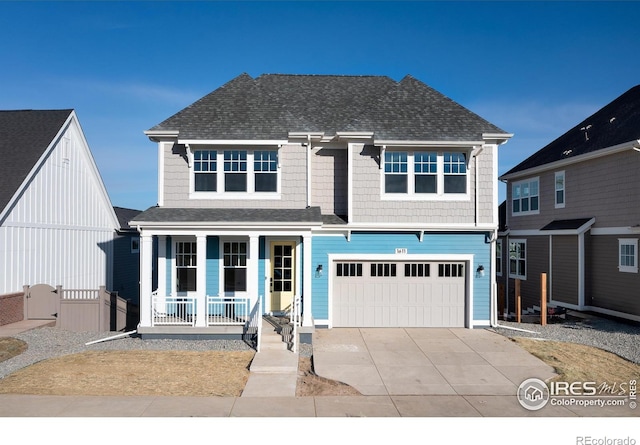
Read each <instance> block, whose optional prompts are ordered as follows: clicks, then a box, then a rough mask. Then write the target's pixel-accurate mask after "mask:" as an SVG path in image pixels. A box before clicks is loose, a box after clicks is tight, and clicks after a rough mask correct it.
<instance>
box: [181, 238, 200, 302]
mask: <svg viewBox="0 0 640 445" xmlns="http://www.w3.org/2000/svg"><path fill="white" fill-rule="evenodd" d="M197 256H198V255H197V245H196V243H194V242H190V241H185V242H183V241H178V242H176V290H177V291H178V292H192V291H195V290H196V267H197Z"/></svg>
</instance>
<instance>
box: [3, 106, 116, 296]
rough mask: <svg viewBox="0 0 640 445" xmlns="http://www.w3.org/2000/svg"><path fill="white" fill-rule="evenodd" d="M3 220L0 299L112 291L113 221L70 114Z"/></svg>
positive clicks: (106, 198) (84, 143)
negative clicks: (31, 293) (43, 289)
mask: <svg viewBox="0 0 640 445" xmlns="http://www.w3.org/2000/svg"><path fill="white" fill-rule="evenodd" d="M0 216H2V219H1V220H0V224H1V225H0V262H1V270H0V272H1V273H2V279H0V294H4V293H10V292H16V291H21V290H22V287H23V286H24V285H33V284H39V283H45V284H49V285H52V286H56V285H62V286H63V287H64V288H67V289H98V287H99V286H102V285H104V286H107V288H109V286H110V285H111V276H112V271H111V268H112V258H113V239H114V237H115V233H116V232H115V230H116V229H117V227H118V222H117V218H116V216H115V212H114V210H113V207H112V205H111V201H110V199H109V197H108V195H107V192H106V190H105V187H104V184H103V183H102V179H101V178H100V174H99V172H98V169H97V167H96V164H95V161H94V159H93V156H92V155H91V152H90V150H89V147H88V144H87V142H86V140H85V138H84V135H83V134H82V130H81V128H80V125H79V123H78V121H77V118H76V117H75V113H71V115H70V117H69V119H68V120H67V122H66V123H65V125H64V126H63V127H62V128H61V131H60V133H59V134H58V135H57V136H56V138H55V139H54V140H53V141H52V143H51V145H50V146H49V148H48V149H47V150H46V151H45V152H44V154H43V156H42V157H41V159H40V160H39V161H38V162H37V164H36V165H35V166H34V168H33V170H32V171H31V172H30V174H29V176H28V177H27V179H26V180H25V182H24V183H23V184H22V186H21V187H20V189H19V190H18V191H17V193H16V195H15V196H14V197H13V199H12V201H11V202H10V204H9V206H7V208H6V209H4V215H0Z"/></svg>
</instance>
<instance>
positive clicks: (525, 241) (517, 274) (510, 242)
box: [509, 239, 527, 280]
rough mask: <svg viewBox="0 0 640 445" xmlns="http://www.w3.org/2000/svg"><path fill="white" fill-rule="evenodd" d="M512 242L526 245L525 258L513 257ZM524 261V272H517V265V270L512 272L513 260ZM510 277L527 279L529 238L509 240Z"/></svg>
mask: <svg viewBox="0 0 640 445" xmlns="http://www.w3.org/2000/svg"><path fill="white" fill-rule="evenodd" d="M512 244H523V245H524V257H523V258H520V257H518V258H511V245H512ZM512 260H514V261H524V267H523V269H524V270H523V273H522V274H519V273H517V269H518V268H517V267H516V272H515V273H512V272H511V261H512ZM509 278H518V279H521V280H526V279H527V240H526V239H510V240H509Z"/></svg>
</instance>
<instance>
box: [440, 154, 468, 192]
mask: <svg viewBox="0 0 640 445" xmlns="http://www.w3.org/2000/svg"><path fill="white" fill-rule="evenodd" d="M444 192H445V193H466V192H467V160H466V158H465V155H464V153H445V154H444Z"/></svg>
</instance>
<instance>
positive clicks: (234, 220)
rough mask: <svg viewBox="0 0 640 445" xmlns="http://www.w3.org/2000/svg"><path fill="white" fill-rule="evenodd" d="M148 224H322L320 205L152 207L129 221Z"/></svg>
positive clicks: (137, 224)
mask: <svg viewBox="0 0 640 445" xmlns="http://www.w3.org/2000/svg"><path fill="white" fill-rule="evenodd" d="M129 224H130V225H131V226H145V225H185V224H188V225H199V226H206V225H215V226H220V225H225V226H226V225H232V224H233V225H235V224H248V225H271V226H273V225H276V226H278V225H282V226H287V225H322V214H321V212H320V207H307V208H305V209H236V208H232V209H218V208H167V207H151V208H149V209H147V210H145V211H144V212H142V213H140V214H139V215H138V216H136V217H135V218H133V219H132V220H131V222H130V223H129Z"/></svg>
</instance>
